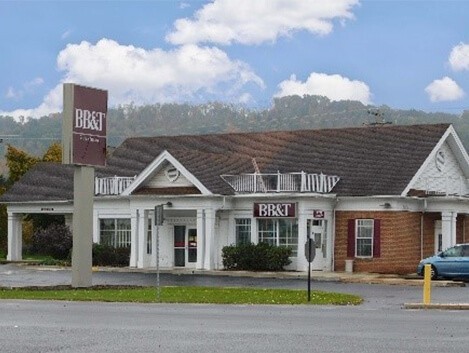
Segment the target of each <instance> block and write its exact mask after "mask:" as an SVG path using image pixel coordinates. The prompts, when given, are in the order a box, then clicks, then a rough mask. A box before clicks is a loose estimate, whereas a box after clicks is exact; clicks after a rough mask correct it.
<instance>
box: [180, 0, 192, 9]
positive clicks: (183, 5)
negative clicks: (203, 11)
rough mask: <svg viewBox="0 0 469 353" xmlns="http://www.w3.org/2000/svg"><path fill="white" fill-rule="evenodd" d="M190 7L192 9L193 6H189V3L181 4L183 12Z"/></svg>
mask: <svg viewBox="0 0 469 353" xmlns="http://www.w3.org/2000/svg"><path fill="white" fill-rule="evenodd" d="M188 7H191V5H189V4H188V3H187V2H181V3H180V4H179V8H180V9H181V10H184V9H187V8H188Z"/></svg>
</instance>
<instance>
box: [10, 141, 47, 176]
mask: <svg viewBox="0 0 469 353" xmlns="http://www.w3.org/2000/svg"><path fill="white" fill-rule="evenodd" d="M5 157H6V159H7V166H8V169H9V170H10V177H9V182H10V183H12V184H13V183H14V182H16V181H18V180H19V179H20V178H21V177H22V176H23V175H24V174H25V173H26V172H27V171H28V170H29V169H31V167H32V166H34V165H35V164H36V163H37V162H39V158H37V157H33V156H30V155H29V154H28V153H26V152H25V151H23V150H20V149H17V148H15V147H13V146H12V145H8V148H7V153H6V156H5Z"/></svg>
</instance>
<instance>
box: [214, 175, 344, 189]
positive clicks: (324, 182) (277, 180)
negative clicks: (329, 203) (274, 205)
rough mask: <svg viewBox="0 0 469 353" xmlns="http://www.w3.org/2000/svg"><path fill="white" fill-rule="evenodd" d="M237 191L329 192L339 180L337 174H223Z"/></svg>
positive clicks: (225, 179)
mask: <svg viewBox="0 0 469 353" xmlns="http://www.w3.org/2000/svg"><path fill="white" fill-rule="evenodd" d="M221 177H222V179H223V180H224V181H225V182H227V183H228V184H229V185H230V186H231V187H232V188H233V189H234V190H235V191H236V192H239V193H260V192H263V193H267V192H316V193H329V192H331V191H332V189H333V188H334V186H335V185H336V184H337V183H338V182H339V180H340V178H339V177H338V176H335V175H325V174H322V173H321V174H307V173H305V172H299V173H271V174H269V173H254V174H241V175H222V176H221Z"/></svg>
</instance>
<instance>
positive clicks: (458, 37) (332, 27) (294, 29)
mask: <svg viewBox="0 0 469 353" xmlns="http://www.w3.org/2000/svg"><path fill="white" fill-rule="evenodd" d="M0 75H1V79H0V114H2V115H12V116H15V117H19V116H21V115H23V116H32V117H40V116H43V115H47V114H50V113H54V112H58V111H61V109H62V84H63V83H64V82H73V83H77V84H83V85H87V86H93V87H97V88H101V89H107V90H108V91H109V96H110V101H109V105H110V106H111V107H112V106H116V105H119V104H128V103H131V102H133V103H134V104H146V103H163V102H193V103H203V102H208V101H214V100H217V101H224V102H230V103H235V104H242V105H246V106H249V107H261V108H264V107H268V106H270V105H271V104H272V101H273V98H274V97H280V96H284V95H290V94H299V95H303V94H319V95H324V96H327V97H329V98H330V99H331V100H341V99H353V100H360V101H361V102H363V103H365V104H373V105H382V104H386V105H388V106H390V107H392V108H396V109H419V110H424V111H445V112H450V113H455V114H460V113H461V112H462V111H463V110H468V109H469V99H468V94H469V0H459V1H457V0H453V1H451V0H445V1H443V0H433V1H429V0H413V1H412V0H402V1H400V0H388V1H386V0H362V1H359V0H255V1H253V0H213V1H203V0H183V1H179V0H166V1H164V0H161V1H157V0H153V1H151V0H148V1H22V0H17V1H5V0H0Z"/></svg>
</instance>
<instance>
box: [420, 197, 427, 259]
mask: <svg viewBox="0 0 469 353" xmlns="http://www.w3.org/2000/svg"><path fill="white" fill-rule="evenodd" d="M426 210H427V200H426V199H423V211H422V213H421V214H420V259H423V224H424V219H423V218H424V215H425V211H426Z"/></svg>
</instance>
